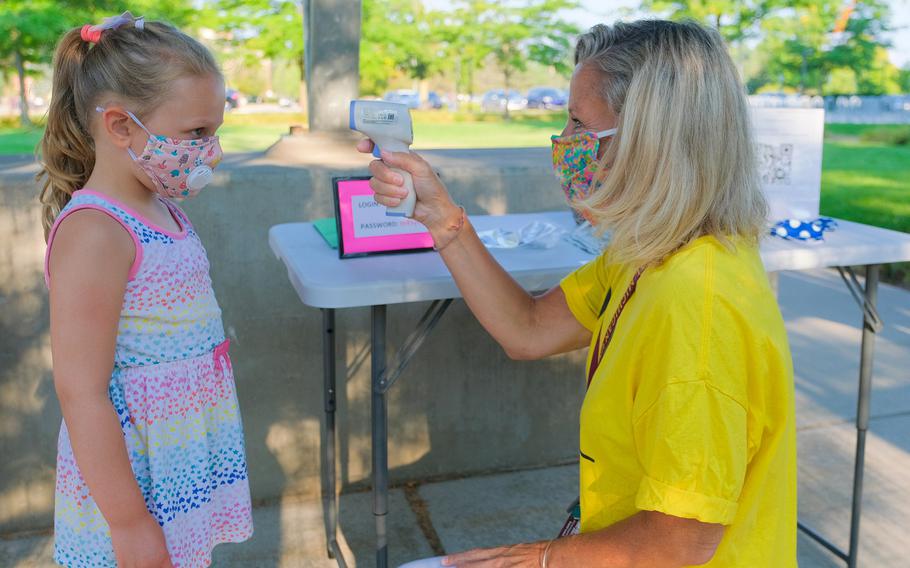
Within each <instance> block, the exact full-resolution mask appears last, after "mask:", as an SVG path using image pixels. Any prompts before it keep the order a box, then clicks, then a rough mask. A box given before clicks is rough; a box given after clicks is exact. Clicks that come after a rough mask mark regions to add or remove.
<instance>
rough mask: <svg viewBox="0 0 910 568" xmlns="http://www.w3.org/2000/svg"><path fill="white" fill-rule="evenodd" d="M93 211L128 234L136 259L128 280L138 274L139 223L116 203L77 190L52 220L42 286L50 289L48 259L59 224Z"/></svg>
mask: <svg viewBox="0 0 910 568" xmlns="http://www.w3.org/2000/svg"><path fill="white" fill-rule="evenodd" d="M86 209H90V210H95V211H100V212H102V213H104V214H106V215H108V216H109V217H111V218H112V219H113V220H114V221H117V223H119V224H120V226H122V227H123V229H124V230H125V231H126V232H127V233H128V234H129V236H130V238H131V239H132V240H133V245H134V246H135V247H136V258H135V260H133V265H132V266H131V267H130V272H129V279H130V280H132V279H133V278H135V277H136V273H138V272H139V266H140V265H141V264H142V245H141V243H140V241H139V237H138V236H137V235H138V230H139V229H140V228H141V223H140V221H139V220H138V219H136V218H135V216H133V215H131V214H130V213H129V212H127V211H126V210H125V209H124V208H122V207H120V206H119V205H118V204H117V203H115V202H114V201H112V200H111V199H109V198H107V197H105V196H104V195H102V194H100V193H98V192H94V191H91V190H87V189H82V190H79V191H77V192H75V193H73V197H72V199H70V201H69V203H67V204H66V206H65V207H64V208H63V210H62V211H60V214H59V215H57V219H56V220H54V225H53V226H52V227H51V231H50V233H48V236H47V249H46V251H45V254H44V284H45V285H46V286H47V287H48V288H50V270H49V264H50V258H51V247H52V246H53V244H54V237H55V236H56V234H57V230H58V229H59V228H60V224H61V223H63V221H64V220H65V219H66V218H67V217H69V216H70V215H72V214H73V213H75V212H76V211H82V210H86Z"/></svg>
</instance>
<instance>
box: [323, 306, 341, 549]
mask: <svg viewBox="0 0 910 568" xmlns="http://www.w3.org/2000/svg"><path fill="white" fill-rule="evenodd" d="M322 380H323V402H324V410H325V438H324V442H323V447H322V448H323V454H322V461H323V467H322V472H323V475H322V498H323V502H324V504H325V509H326V516H325V535H326V549H327V553H328V556H329V558H334V559H335V560H336V561H337V562H338V565H339V566H342V567H344V566H346V565H345V562H344V556H342V554H341V549H340V547H339V546H338V500H337V495H336V492H335V392H336V391H335V310H333V309H323V310H322Z"/></svg>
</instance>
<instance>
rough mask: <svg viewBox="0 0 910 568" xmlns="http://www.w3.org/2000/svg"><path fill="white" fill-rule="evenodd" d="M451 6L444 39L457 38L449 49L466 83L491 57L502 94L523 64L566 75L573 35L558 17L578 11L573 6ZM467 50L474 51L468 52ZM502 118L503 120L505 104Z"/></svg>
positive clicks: (478, 2) (561, 0) (475, 1)
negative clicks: (465, 75) (531, 63)
mask: <svg viewBox="0 0 910 568" xmlns="http://www.w3.org/2000/svg"><path fill="white" fill-rule="evenodd" d="M456 6H457V7H456V10H455V12H454V14H453V18H452V20H451V23H450V27H449V32H448V36H449V37H450V38H453V36H457V37H454V38H453V39H454V43H453V44H451V46H452V48H453V49H454V50H455V51H457V52H458V54H459V55H458V56H457V57H460V59H458V61H459V62H460V63H461V64H462V65H463V66H466V67H467V72H468V77H469V78H470V77H472V75H473V71H474V69H476V68H477V67H479V66H482V65H483V62H484V60H485V59H486V58H487V57H492V59H493V60H494V61H496V63H497V65H498V67H499V69H500V70H501V71H502V75H503V83H504V87H505V91H506V93H507V94H508V92H509V90H510V89H511V86H512V79H513V77H514V76H515V74H516V73H519V72H521V71H525V70H526V69H527V64H528V62H529V61H534V62H537V63H540V64H542V65H544V66H547V67H553V68H554V69H556V70H557V71H559V72H561V73H564V74H565V73H568V72H569V71H570V69H571V67H570V65H569V52H570V50H571V45H572V40H573V39H574V38H575V36H576V35H577V34H578V32H579V30H578V27H576V26H575V25H574V24H571V23H569V22H567V21H565V20H563V19H561V18H560V17H559V14H560V12H562V11H563V10H566V9H570V8H576V7H578V3H577V2H575V1H574V0H524V1H523V2H496V1H490V0H463V1H462V2H460V3H459V4H457V5H456ZM470 45H475V46H479V47H477V48H475V49H474V50H473V51H472V50H470ZM469 81H470V79H469ZM469 84H470V83H469ZM471 90H473V86H472V85H471ZM507 96H508V95H507ZM504 113H505V117H506V118H508V117H509V106H508V104H506V105H505V107H504Z"/></svg>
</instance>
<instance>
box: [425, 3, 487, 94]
mask: <svg viewBox="0 0 910 568" xmlns="http://www.w3.org/2000/svg"><path fill="white" fill-rule="evenodd" d="M489 5H490V2H488V1H486V0H461V2H459V3H458V4H457V5H456V7H455V9H454V10H452V11H447V12H439V13H437V14H436V19H437V24H436V28H437V30H438V33H439V35H440V37H441V38H442V41H443V45H444V46H445V48H444V49H445V52H444V59H445V61H447V62H449V64H450V65H451V71H452V73H453V75H454V77H455V92H456V93H461V92H467V93H468V95H469V96H470V97H471V98H473V97H474V73H475V72H476V71H477V70H478V69H480V68H482V67H483V65H484V61H485V60H486V58H487V57H488V56H489V55H490V52H491V51H492V47H491V42H489V41H488V40H487V37H488V35H489V32H488V26H487V22H486V15H487V13H488V12H489V10H490V8H489Z"/></svg>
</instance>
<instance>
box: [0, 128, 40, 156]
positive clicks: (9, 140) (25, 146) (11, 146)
mask: <svg viewBox="0 0 910 568" xmlns="http://www.w3.org/2000/svg"><path fill="white" fill-rule="evenodd" d="M43 133H44V128H42V127H34V128H0V156H8V155H11V154H31V153H33V152H34V151H35V146H37V145H38V141H40V140H41V135H42V134H43Z"/></svg>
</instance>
